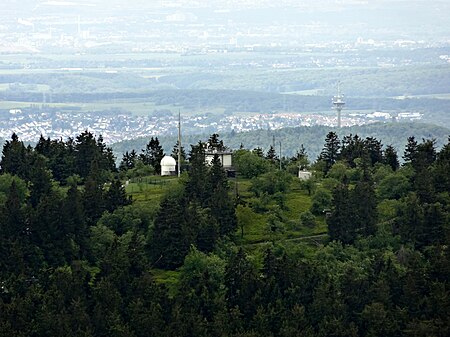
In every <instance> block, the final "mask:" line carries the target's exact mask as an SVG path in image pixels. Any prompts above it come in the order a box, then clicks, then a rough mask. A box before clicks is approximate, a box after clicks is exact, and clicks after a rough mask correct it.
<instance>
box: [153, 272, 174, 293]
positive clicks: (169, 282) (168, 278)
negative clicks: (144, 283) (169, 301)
mask: <svg viewBox="0 0 450 337" xmlns="http://www.w3.org/2000/svg"><path fill="white" fill-rule="evenodd" d="M151 273H152V275H153V277H154V280H155V282H156V283H158V284H163V285H164V286H166V287H167V290H168V292H169V297H174V296H175V295H176V293H177V291H178V282H179V274H180V272H179V271H176V270H162V269H151Z"/></svg>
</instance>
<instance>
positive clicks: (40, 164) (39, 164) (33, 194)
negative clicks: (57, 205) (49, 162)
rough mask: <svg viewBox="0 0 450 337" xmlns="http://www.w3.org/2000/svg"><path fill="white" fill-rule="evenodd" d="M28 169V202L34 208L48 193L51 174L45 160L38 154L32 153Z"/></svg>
mask: <svg viewBox="0 0 450 337" xmlns="http://www.w3.org/2000/svg"><path fill="white" fill-rule="evenodd" d="M32 157H33V159H32V161H31V167H30V183H31V187H30V202H31V205H32V206H33V207H35V206H36V205H37V204H38V203H39V201H40V199H41V198H42V197H44V196H46V195H47V194H49V193H50V191H51V188H52V184H51V178H52V176H51V174H50V172H49V171H48V170H47V166H46V160H45V157H43V156H42V155H40V154H37V153H33V155H32Z"/></svg>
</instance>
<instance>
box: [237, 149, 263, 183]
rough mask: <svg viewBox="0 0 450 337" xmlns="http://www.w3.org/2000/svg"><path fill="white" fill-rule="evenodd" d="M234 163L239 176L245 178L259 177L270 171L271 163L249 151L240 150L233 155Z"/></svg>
mask: <svg viewBox="0 0 450 337" xmlns="http://www.w3.org/2000/svg"><path fill="white" fill-rule="evenodd" d="M233 163H234V165H235V167H236V169H237V171H238V174H239V176H242V177H244V178H254V177H258V176H260V175H262V174H264V173H267V172H268V171H269V170H270V163H269V162H268V161H267V160H265V159H264V158H262V157H261V156H259V155H258V154H255V153H253V152H251V151H248V150H238V151H235V152H234V153H233Z"/></svg>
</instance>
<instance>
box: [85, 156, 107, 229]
mask: <svg viewBox="0 0 450 337" xmlns="http://www.w3.org/2000/svg"><path fill="white" fill-rule="evenodd" d="M91 166H92V167H91V172H90V173H89V175H88V176H87V178H86V181H85V184H84V193H83V208H84V212H85V216H86V223H87V224H88V225H89V226H92V225H94V224H95V223H96V222H97V220H98V219H100V217H101V215H102V213H103V211H104V210H105V205H104V190H103V183H102V181H101V177H100V171H99V168H98V164H97V161H94V162H93V164H92V165H91Z"/></svg>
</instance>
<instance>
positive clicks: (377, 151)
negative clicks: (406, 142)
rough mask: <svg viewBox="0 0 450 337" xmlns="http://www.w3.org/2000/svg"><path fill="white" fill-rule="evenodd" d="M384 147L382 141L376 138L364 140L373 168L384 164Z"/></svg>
mask: <svg viewBox="0 0 450 337" xmlns="http://www.w3.org/2000/svg"><path fill="white" fill-rule="evenodd" d="M382 147H383V145H382V144H381V141H379V140H378V139H376V138H374V137H367V138H366V139H365V140H364V149H365V150H366V151H367V153H368V154H369V158H370V163H371V166H374V165H375V164H376V163H381V162H383V151H382Z"/></svg>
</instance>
